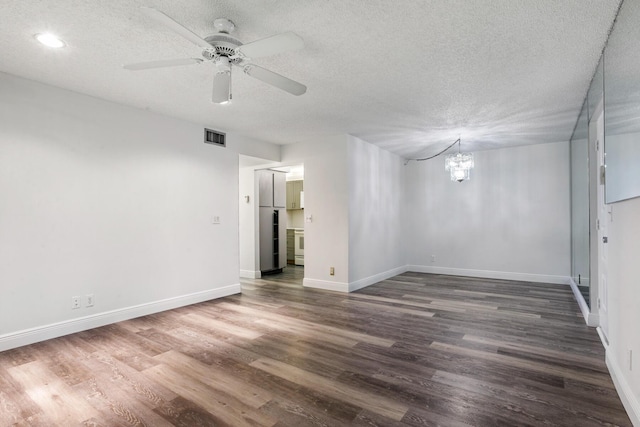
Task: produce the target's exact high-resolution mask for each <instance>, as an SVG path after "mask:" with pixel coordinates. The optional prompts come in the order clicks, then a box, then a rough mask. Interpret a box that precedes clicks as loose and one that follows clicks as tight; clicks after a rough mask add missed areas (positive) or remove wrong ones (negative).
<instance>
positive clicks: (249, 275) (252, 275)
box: [240, 270, 262, 279]
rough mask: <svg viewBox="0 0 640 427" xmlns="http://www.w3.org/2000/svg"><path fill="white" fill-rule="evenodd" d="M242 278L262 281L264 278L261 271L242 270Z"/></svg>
mask: <svg viewBox="0 0 640 427" xmlns="http://www.w3.org/2000/svg"><path fill="white" fill-rule="evenodd" d="M240 277H242V278H244V279H260V278H261V277H262V273H261V272H260V271H259V270H258V271H253V270H240Z"/></svg>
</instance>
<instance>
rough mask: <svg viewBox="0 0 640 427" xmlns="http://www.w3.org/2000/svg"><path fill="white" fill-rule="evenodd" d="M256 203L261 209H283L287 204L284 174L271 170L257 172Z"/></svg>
mask: <svg viewBox="0 0 640 427" xmlns="http://www.w3.org/2000/svg"><path fill="white" fill-rule="evenodd" d="M256 174H258V199H259V200H258V203H259V206H260V207H261V208H263V207H266V208H284V207H286V204H287V193H286V192H287V187H286V174H285V173H284V172H278V171H272V170H259V171H256Z"/></svg>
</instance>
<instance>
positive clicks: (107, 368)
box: [0, 267, 631, 426]
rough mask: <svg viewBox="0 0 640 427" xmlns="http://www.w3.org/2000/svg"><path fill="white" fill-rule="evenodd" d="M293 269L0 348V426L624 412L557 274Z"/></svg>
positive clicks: (469, 419) (581, 419)
mask: <svg viewBox="0 0 640 427" xmlns="http://www.w3.org/2000/svg"><path fill="white" fill-rule="evenodd" d="M300 271H301V269H300V268H294V267H289V268H287V269H286V273H285V274H284V275H281V276H269V277H266V278H265V279H264V280H247V281H243V294H242V295H238V296H233V297H227V298H223V299H219V300H215V301H210V302H207V303H202V304H197V305H193V306H189V307H184V308H181V309H177V310H172V311H168V312H164V313H160V314H156V315H152V316H146V317H142V318H139V319H134V320H130V321H126V322H122V323H118V324H114V325H110V326H106V327H103V328H98V329H94V330H91V331H86V332H82V333H78V334H74V335H69V336H67V337H63V338H59V339H55V340H51V341H47V342H43V343H39V344H35V345H31V346H27V347H22V348H19V349H15V350H10V351H6V352H3V353H0V425H2V426H5V425H34V426H54V425H59V426H74V425H91V426H130V425H147V426H163V425H181V426H205V425H206V426H209V425H233V426H242V425H251V426H255V425H258V426H262V425H269V426H272V425H278V426H307V425H313V426H338V425H358V426H375V425H379V426H405V425H412V426H431V425H442V426H463V425H472V426H497V425H503V426H513V425H535V426H538V425H567V426H592V425H593V426H595V425H622V426H629V425H631V423H630V421H629V419H628V417H627V416H626V414H625V412H624V409H623V407H622V404H621V403H620V400H619V398H618V396H617V394H616V392H615V390H614V388H613V384H612V382H611V379H610V377H609V375H608V373H607V369H606V367H605V364H604V352H603V348H602V346H601V344H600V343H599V340H598V336H597V334H596V332H595V330H593V329H590V328H588V327H586V326H585V324H584V321H583V319H582V318H581V317H580V315H579V313H578V306H577V304H576V302H575V301H574V299H573V296H572V293H571V290H570V289H569V288H568V287H566V286H559V285H547V284H527V283H521V282H509V281H502V280H487V279H473V278H463V277H450V276H438V275H428V274H417V273H406V274H402V275H400V276H397V277H394V278H392V279H389V280H385V281H383V282H381V283H379V284H376V285H374V286H371V287H368V288H366V289H363V290H361V291H359V292H356V293H352V294H349V295H346V294H341V293H335V292H325V291H319V290H312V289H304V288H302V286H301V285H300V278H301V274H300Z"/></svg>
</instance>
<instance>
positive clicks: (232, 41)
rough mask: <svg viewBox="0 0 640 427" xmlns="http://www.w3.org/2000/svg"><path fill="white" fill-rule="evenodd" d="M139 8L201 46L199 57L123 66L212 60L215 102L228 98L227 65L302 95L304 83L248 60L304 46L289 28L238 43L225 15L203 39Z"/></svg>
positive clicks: (132, 66) (141, 67)
mask: <svg viewBox="0 0 640 427" xmlns="http://www.w3.org/2000/svg"><path fill="white" fill-rule="evenodd" d="M141 10H142V11H143V13H145V14H146V15H147V16H149V17H150V18H152V19H154V20H156V21H157V22H158V23H160V24H163V25H165V26H166V27H168V28H169V29H171V30H172V31H174V32H175V33H177V34H179V35H181V36H182V37H184V38H185V39H187V40H189V41H190V42H191V43H193V44H195V45H196V46H199V47H201V48H202V49H204V50H203V51H202V58H180V59H167V60H159V61H150V62H140V63H135V64H127V65H124V68H126V69H127V70H134V71H137V70H146V69H150V68H163V67H174V66H179V65H191V64H200V63H202V62H212V63H213V64H214V66H215V70H216V72H215V75H214V76H213V96H212V101H213V102H215V103H216V104H226V103H227V102H229V101H230V100H231V66H232V65H235V66H237V67H240V68H242V70H243V71H244V73H245V74H247V75H249V76H251V77H253V78H255V79H258V80H260V81H263V82H265V83H267V84H270V85H271V86H275V87H277V88H279V89H282V90H284V91H285V92H288V93H290V94H292V95H296V96H298V95H302V94H303V93H305V92H306V91H307V87H306V86H305V85H303V84H301V83H298V82H296V81H294V80H291V79H289V78H287V77H284V76H282V75H280V74H278V73H274V72H273V71H269V70H267V69H265V68H262V67H258V66H257V65H254V64H252V63H251V61H252V59H253V58H260V57H263V56H269V55H275V54H278V53H281V52H286V51H288V50H294V49H300V48H302V47H303V46H304V41H303V40H302V38H301V37H300V36H299V35H297V34H295V33H292V32H286V33H282V34H278V35H275V36H272V37H267V38H265V39H261V40H257V41H254V42H251V43H247V44H242V43H241V42H240V41H239V40H238V39H236V38H235V37H232V36H230V33H231V32H233V30H234V29H235V27H236V26H235V24H234V23H233V22H231V21H230V20H228V19H226V18H219V19H216V20H215V21H213V26H214V28H215V29H216V30H217V33H215V34H213V35H210V36H208V37H205V38H204V39H203V38H201V37H200V36H198V35H197V34H195V33H193V32H192V31H191V30H189V29H188V28H186V27H184V26H183V25H181V24H179V23H178V22H176V21H175V20H174V19H173V18H171V17H169V16H168V15H166V14H164V13H163V12H160V11H159V10H157V9H153V8H150V7H142V8H141Z"/></svg>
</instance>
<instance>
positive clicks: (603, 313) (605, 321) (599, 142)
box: [596, 113, 609, 338]
mask: <svg viewBox="0 0 640 427" xmlns="http://www.w3.org/2000/svg"><path fill="white" fill-rule="evenodd" d="M596 152H597V156H598V170H599V171H600V173H599V179H598V220H597V228H598V314H599V318H600V329H601V330H602V333H603V334H604V336H605V337H607V338H608V336H609V317H608V311H607V310H608V286H607V276H608V270H607V265H608V250H607V248H608V246H609V245H608V244H607V240H608V237H607V236H608V235H607V229H608V221H609V215H608V209H607V205H606V204H605V202H604V181H605V179H606V174H605V162H604V115H603V114H602V113H600V115H599V116H598V120H597V122H596Z"/></svg>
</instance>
